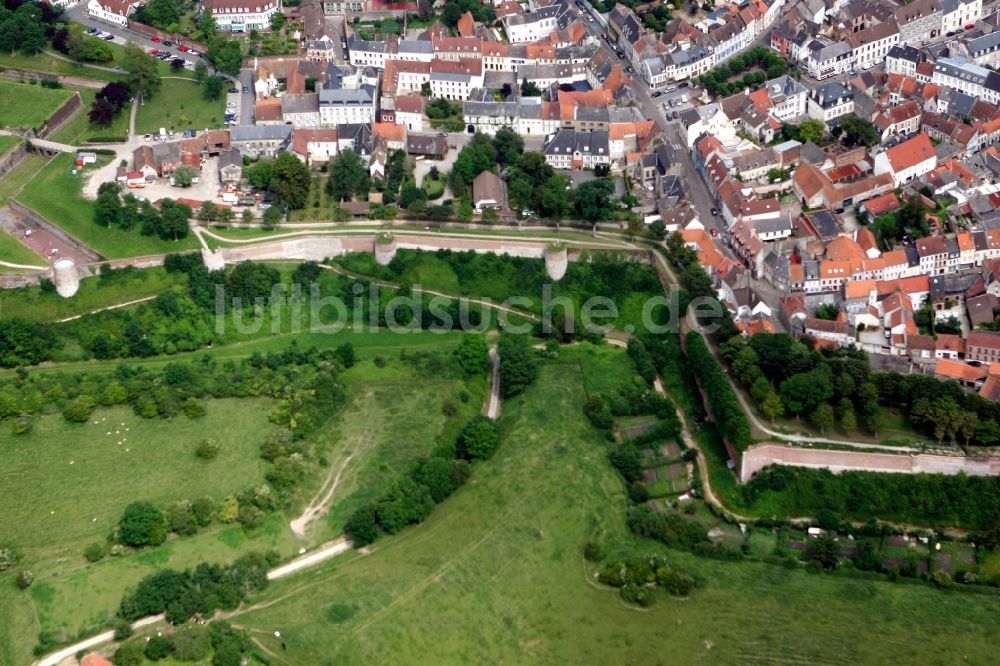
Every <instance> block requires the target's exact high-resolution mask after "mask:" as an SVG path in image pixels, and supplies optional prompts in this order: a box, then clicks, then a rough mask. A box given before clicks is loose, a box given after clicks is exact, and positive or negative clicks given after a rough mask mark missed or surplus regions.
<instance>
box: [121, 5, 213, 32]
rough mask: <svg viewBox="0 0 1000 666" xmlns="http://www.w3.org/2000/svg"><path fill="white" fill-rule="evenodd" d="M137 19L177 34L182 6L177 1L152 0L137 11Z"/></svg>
mask: <svg viewBox="0 0 1000 666" xmlns="http://www.w3.org/2000/svg"><path fill="white" fill-rule="evenodd" d="M209 13H210V12H209ZM135 18H136V20H137V21H140V22H142V23H147V24H149V25H151V26H153V27H154V28H159V29H160V30H166V31H167V32H176V27H177V24H178V22H180V20H181V10H180V5H179V4H178V2H177V0H150V1H149V2H147V3H145V4H144V5H140V6H139V7H138V8H137V9H136V12H135Z"/></svg>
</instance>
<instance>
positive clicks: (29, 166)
mask: <svg viewBox="0 0 1000 666" xmlns="http://www.w3.org/2000/svg"><path fill="white" fill-rule="evenodd" d="M48 161H49V158H48V157H47V156H44V155H37V154H35V153H28V154H27V155H25V156H24V159H23V160H21V161H20V162H19V163H18V165H17V166H16V167H14V168H13V169H11V170H10V171H8V172H7V173H6V174H4V177H3V178H0V206H6V205H7V200H8V199H10V198H11V197H13V196H15V195H17V193H18V192H20V191H21V188H23V187H24V186H25V185H27V184H28V183H29V182H30V181H31V179H32V178H34V177H35V176H37V175H38V172H39V171H41V169H42V167H44V166H45V165H46V164H47V163H48Z"/></svg>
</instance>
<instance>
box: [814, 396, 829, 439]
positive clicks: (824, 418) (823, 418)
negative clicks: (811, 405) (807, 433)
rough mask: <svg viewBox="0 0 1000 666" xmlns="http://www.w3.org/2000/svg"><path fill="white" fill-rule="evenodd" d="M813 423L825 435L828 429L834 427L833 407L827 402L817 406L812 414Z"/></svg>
mask: <svg viewBox="0 0 1000 666" xmlns="http://www.w3.org/2000/svg"><path fill="white" fill-rule="evenodd" d="M812 421H813V423H815V424H816V427H817V428H819V431H820V433H821V434H824V435H825V434H826V429H827V428H829V427H830V426H832V425H833V407H831V406H830V405H829V404H828V403H825V402H824V403H821V404H819V405H817V406H816V409H814V410H813V413H812Z"/></svg>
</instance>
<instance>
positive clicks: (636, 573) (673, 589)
mask: <svg viewBox="0 0 1000 666" xmlns="http://www.w3.org/2000/svg"><path fill="white" fill-rule="evenodd" d="M597 580H599V581H600V582H602V583H604V584H605V585H610V586H612V587H617V588H618V589H619V591H620V594H621V596H622V599H624V600H625V601H626V602H627V603H630V604H636V605H638V606H642V607H644V608H645V607H649V606H651V605H652V604H653V602H654V600H655V597H654V596H653V591H654V590H655V589H656V588H662V589H663V590H666V591H667V592H668V593H669V594H671V595H674V596H678V597H686V596H688V595H689V594H690V593H691V591H692V590H693V589H694V587H695V581H694V578H693V577H692V576H691V574H689V573H688V572H687V571H686V570H685V569H682V568H679V567H672V566H670V563H669V562H668V561H667V558H666V557H664V556H663V555H650V556H648V557H633V558H631V559H628V560H613V561H611V562H607V563H606V564H605V565H604V566H602V567H601V569H600V571H598V573H597Z"/></svg>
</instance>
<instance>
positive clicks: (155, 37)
mask: <svg viewBox="0 0 1000 666" xmlns="http://www.w3.org/2000/svg"><path fill="white" fill-rule="evenodd" d="M149 41H151V42H158V41H160V38H159V37H157V36H156V35H153V36H152V37H150V38H149Z"/></svg>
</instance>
